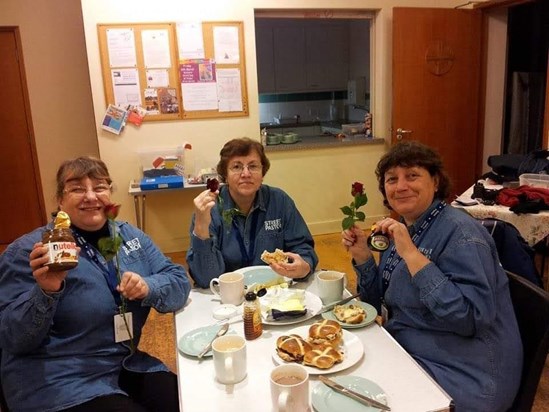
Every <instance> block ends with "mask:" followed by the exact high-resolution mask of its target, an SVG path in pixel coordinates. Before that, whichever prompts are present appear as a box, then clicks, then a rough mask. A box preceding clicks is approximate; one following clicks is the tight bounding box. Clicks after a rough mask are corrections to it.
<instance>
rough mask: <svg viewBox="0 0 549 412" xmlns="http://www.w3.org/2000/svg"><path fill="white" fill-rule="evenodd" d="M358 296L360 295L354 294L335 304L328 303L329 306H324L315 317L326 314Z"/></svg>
mask: <svg viewBox="0 0 549 412" xmlns="http://www.w3.org/2000/svg"><path fill="white" fill-rule="evenodd" d="M359 296H360V293H356V294H354V295H353V296H349V297H348V298H345V299H341V300H338V301H337V302H334V303H330V304H329V305H324V306H323V307H322V309H320V311H319V312H318V313H317V315H320V314H321V313H324V312H328V311H329V310H332V309H333V308H334V307H335V306H336V305H343V304H344V303H347V302H349V301H351V300H353V299H355V298H357V297H359Z"/></svg>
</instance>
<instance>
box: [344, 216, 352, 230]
mask: <svg viewBox="0 0 549 412" xmlns="http://www.w3.org/2000/svg"><path fill="white" fill-rule="evenodd" d="M354 224H355V220H354V219H353V217H352V216H348V217H346V218H345V219H343V221H342V222H341V227H342V228H343V230H347V229H350V228H352V227H353V225H354Z"/></svg>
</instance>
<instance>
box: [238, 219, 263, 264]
mask: <svg viewBox="0 0 549 412" xmlns="http://www.w3.org/2000/svg"><path fill="white" fill-rule="evenodd" d="M258 215H259V211H253V212H252V223H251V227H250V249H249V251H248V249H246V245H245V244H244V238H243V236H242V233H240V229H239V228H238V225H237V224H236V221H235V219H233V228H234V229H235V230H233V232H234V233H235V236H236V240H237V242H238V246H239V247H240V255H241V256H242V259H241V267H243V268H245V267H248V266H251V265H252V263H253V261H254V254H255V236H256V232H257V220H258V218H259V216H258ZM246 220H247V219H246ZM245 230H246V224H245V223H244V231H245Z"/></svg>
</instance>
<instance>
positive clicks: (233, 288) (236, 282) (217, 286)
mask: <svg viewBox="0 0 549 412" xmlns="http://www.w3.org/2000/svg"><path fill="white" fill-rule="evenodd" d="M210 290H211V291H212V293H213V294H214V295H217V296H219V297H220V298H221V303H223V304H230V305H240V304H241V303H242V301H243V300H244V290H245V286H244V275H243V274H242V273H238V272H228V273H223V274H222V275H221V276H219V277H218V278H213V279H212V280H211V281H210Z"/></svg>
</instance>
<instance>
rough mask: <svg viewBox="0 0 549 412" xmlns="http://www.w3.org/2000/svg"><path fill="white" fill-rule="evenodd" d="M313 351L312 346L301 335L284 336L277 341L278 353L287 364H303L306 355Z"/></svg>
mask: <svg viewBox="0 0 549 412" xmlns="http://www.w3.org/2000/svg"><path fill="white" fill-rule="evenodd" d="M312 349H313V347H312V345H311V344H310V343H309V342H307V341H306V340H305V339H303V338H302V337H301V336H299V335H290V336H286V335H283V336H280V337H279V338H278V339H277V340H276V352H277V353H278V356H280V357H281V358H282V359H284V360H285V361H286V362H299V363H301V362H303V357H304V356H305V353H307V352H309V351H311V350H312Z"/></svg>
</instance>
